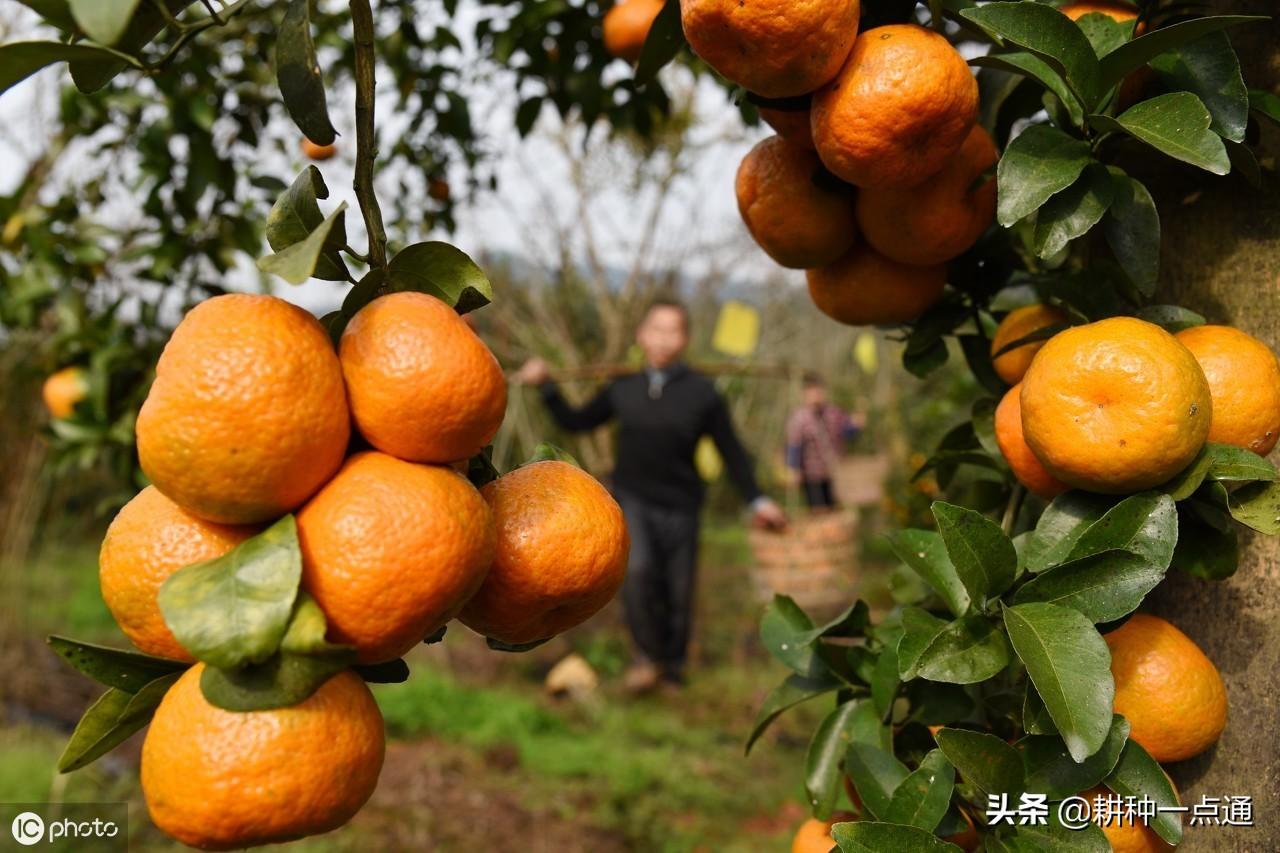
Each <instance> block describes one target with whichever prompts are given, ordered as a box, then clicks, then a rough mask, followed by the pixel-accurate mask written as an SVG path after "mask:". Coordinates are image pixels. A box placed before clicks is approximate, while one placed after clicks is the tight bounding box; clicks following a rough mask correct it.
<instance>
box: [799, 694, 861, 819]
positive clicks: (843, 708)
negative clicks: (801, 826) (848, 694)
mask: <svg viewBox="0 0 1280 853" xmlns="http://www.w3.org/2000/svg"><path fill="white" fill-rule="evenodd" d="M861 704H862V702H860V701H856V700H855V701H850V702H845V703H844V704H842V705H838V706H836V708H835V710H834V711H832V712H831V713H830V714H828V715H827V716H826V717H825V718H823V720H822V722H821V723H819V724H818V730H817V731H816V732H814V733H813V739H812V740H810V741H809V750H808V752H807V753H806V754H805V759H804V767H805V775H804V789H805V792H806V794H808V797H809V808H810V809H811V810H812V811H813V814H814V816H815V817H818V818H820V819H826V818H828V817H830V816H831V812H832V811H833V810H834V809H835V806H836V800H837V798H838V797H839V795H840V775H841V767H840V764H841V760H842V759H843V758H844V755H845V752H846V750H848V748H849V746H850V744H852V743H853V742H854V741H853V735H852V731H851V730H852V727H853V721H854V714H855V712H856V711H857V710H858V707H859V706H860V705H861Z"/></svg>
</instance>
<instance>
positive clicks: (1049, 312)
mask: <svg viewBox="0 0 1280 853" xmlns="http://www.w3.org/2000/svg"><path fill="white" fill-rule="evenodd" d="M1070 320H1071V318H1070V317H1069V316H1068V315H1067V312H1066V311H1063V310H1062V309H1061V308H1055V307H1054V306H1052V305H1024V306H1023V307H1021V308H1015V309H1013V310H1012V311H1010V312H1009V313H1008V314H1007V315H1006V316H1005V318H1004V319H1003V320H1001V321H1000V325H999V326H997V327H996V333H995V335H994V336H993V337H992V338H991V355H992V357H993V361H992V362H991V364H992V366H993V367H994V368H995V369H996V373H997V374H999V376H1000V378H1001V379H1003V380H1004V381H1005V382H1008V383H1009V384H1010V385H1017V384H1018V383H1019V382H1021V381H1022V377H1023V376H1025V375H1026V373H1027V368H1028V367H1030V366H1031V359H1033V358H1035V355H1036V353H1038V352H1039V351H1040V347H1042V346H1044V341H1036V342H1034V343H1030V344H1023V345H1022V346H1020V347H1017V348H1015V349H1011V350H1009V351H1008V352H1006V353H1005V354H1004V355H1001V356H998V357H996V353H998V352H1000V351H1001V350H1003V349H1004V348H1005V347H1007V346H1009V344H1012V343H1014V342H1015V341H1020V340H1022V339H1023V338H1025V337H1027V335H1030V334H1033V333H1035V332H1038V331H1040V330H1041V329H1044V328H1047V327H1049V326H1057V325H1061V324H1065V323H1068V322H1070Z"/></svg>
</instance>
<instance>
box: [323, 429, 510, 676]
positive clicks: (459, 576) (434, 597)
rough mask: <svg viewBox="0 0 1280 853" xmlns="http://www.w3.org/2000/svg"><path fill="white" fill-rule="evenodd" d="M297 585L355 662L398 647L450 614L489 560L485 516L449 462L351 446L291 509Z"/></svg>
mask: <svg viewBox="0 0 1280 853" xmlns="http://www.w3.org/2000/svg"><path fill="white" fill-rule="evenodd" d="M298 542H299V544H300V545H301V547H302V587H303V589H305V590H307V591H308V592H309V593H311V595H312V596H313V597H314V598H315V600H316V602H317V603H318V604H319V605H320V609H321V610H323V611H324V614H325V617H326V618H327V619H328V622H329V637H330V639H332V640H333V641H335V642H338V643H349V644H351V645H353V646H355V647H356V651H357V653H358V655H359V658H360V662H361V663H377V662H379V661H387V660H392V659H394V658H398V657H400V656H401V655H403V654H404V653H405V652H407V651H409V650H410V649H412V648H413V647H414V646H415V645H417V644H418V643H420V642H422V641H423V639H425V638H426V637H427V636H428V635H430V634H432V633H434V632H435V631H437V630H439V628H440V627H441V626H443V625H444V624H445V623H446V622H448V621H449V620H450V619H452V618H453V617H454V616H455V615H457V613H458V611H459V610H460V609H461V607H462V605H463V604H464V603H465V602H466V600H467V599H468V598H470V597H471V596H472V595H473V594H474V593H475V591H476V590H477V589H479V587H480V584H481V582H483V581H484V577H485V573H486V572H487V571H488V569H489V564H490V563H491V562H492V561H493V548H494V528H493V517H492V515H491V513H490V512H489V507H488V506H486V505H485V502H484V499H483V498H481V497H480V493H479V492H478V491H476V488H475V487H474V486H472V485H471V483H470V482H468V481H467V479H466V478H465V477H464V476H462V475H461V474H459V473H458V472H456V471H454V470H452V469H450V468H444V467H438V466H435V465H417V464H415V463H412V462H405V461H402V460H400V459H396V458H395V457H392V456H388V455H386V454H385V453H376V452H368V453H357V454H356V455H355V456H352V457H351V458H350V459H348V460H347V462H346V464H345V465H343V466H342V470H341V471H339V472H338V474H337V475H336V476H335V477H334V478H333V479H332V480H330V481H329V482H328V483H327V484H326V485H325V487H324V488H323V489H321V490H320V492H319V493H318V494H317V495H316V496H315V497H314V498H312V499H311V501H310V502H308V503H307V505H306V506H304V507H303V508H302V510H301V511H300V512H299V513H298Z"/></svg>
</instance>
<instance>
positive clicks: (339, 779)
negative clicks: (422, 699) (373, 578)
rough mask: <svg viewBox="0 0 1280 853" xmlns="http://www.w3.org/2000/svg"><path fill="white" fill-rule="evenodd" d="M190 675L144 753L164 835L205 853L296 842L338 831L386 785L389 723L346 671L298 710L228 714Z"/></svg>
mask: <svg viewBox="0 0 1280 853" xmlns="http://www.w3.org/2000/svg"><path fill="white" fill-rule="evenodd" d="M203 671H204V664H199V663H198V664H196V665H195V666H193V667H191V668H190V669H188V670H187V671H186V672H185V673H183V674H182V677H181V678H179V679H178V680H177V682H176V683H175V684H174V685H173V687H171V688H170V689H169V692H168V693H166V694H165V697H164V699H162V700H161V702H160V706H159V707H158V708H156V714H155V717H154V718H153V719H152V720H151V728H150V729H148V731H147V737H146V740H145V741H144V742H143V744H142V792H143V795H144V796H145V797H146V801H147V808H148V810H149V811H150V812H151V819H152V820H153V821H154V822H155V824H156V826H158V827H160V828H161V829H162V830H164V831H165V832H167V833H168V834H169V835H171V836H173V837H174V838H176V839H178V840H179V841H181V842H183V843H184V844H189V845H191V846H193V847H199V848H201V849H203V850H234V849H239V848H242V847H250V846H253V845H257V844H272V843H277V842H281V841H291V840H293V839H295V838H301V837H303V836H305V835H316V834H319V833H322V832H328V831H330V830H332V829H336V828H338V827H339V826H342V824H344V823H346V822H347V821H348V820H350V819H351V818H352V816H353V815H355V813H356V812H358V811H359V810H360V807H361V806H363V805H364V804H365V801H367V800H368V799H369V797H370V795H371V794H373V789H374V788H375V787H376V786H377V784H378V773H379V772H380V771H381V770H382V757H383V751H384V750H385V748H386V741H385V739H384V733H383V726H382V715H381V714H380V713H379V712H378V706H377V704H375V703H374V701H373V695H372V694H370V693H369V688H368V687H366V686H365V683H364V682H363V681H362V680H361V679H360V676H358V675H356V674H355V673H353V672H351V671H350V670H346V671H344V672H340V673H338V674H337V675H335V676H334V677H333V678H330V679H329V680H328V681H326V682H325V683H324V684H322V685H321V686H320V689H318V690H317V691H316V692H315V693H313V694H311V696H309V697H307V698H306V699H304V700H303V701H302V702H300V703H298V704H297V705H293V706H291V707H288V708H276V709H273V710H268V711H243V712H236V711H225V710H223V709H221V708H218V707H216V706H214V705H211V704H210V703H209V701H208V700H207V699H205V698H204V694H203V693H201V692H200V675H201V673H202V672H203Z"/></svg>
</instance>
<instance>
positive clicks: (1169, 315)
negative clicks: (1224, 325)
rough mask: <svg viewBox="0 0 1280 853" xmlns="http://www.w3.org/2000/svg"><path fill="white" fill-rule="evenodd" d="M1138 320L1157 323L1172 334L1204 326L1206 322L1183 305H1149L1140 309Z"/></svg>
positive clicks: (1201, 316) (1202, 316)
mask: <svg viewBox="0 0 1280 853" xmlns="http://www.w3.org/2000/svg"><path fill="white" fill-rule="evenodd" d="M1138 319H1140V320H1146V321H1147V322H1148V323H1155V324H1156V325H1157V326H1159V327H1160V328H1162V329H1164V330H1165V331H1166V332H1169V333H1170V334H1177V333H1178V332H1181V331H1182V330H1183V329H1191V328H1195V327H1196V326H1203V325H1204V324H1205V322H1206V320H1205V319H1204V315H1202V314H1197V313H1196V312H1194V311H1192V310H1191V309H1190V308H1183V307H1182V306H1181V305H1148V306H1146V307H1145V308H1141V309H1139V311H1138Z"/></svg>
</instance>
